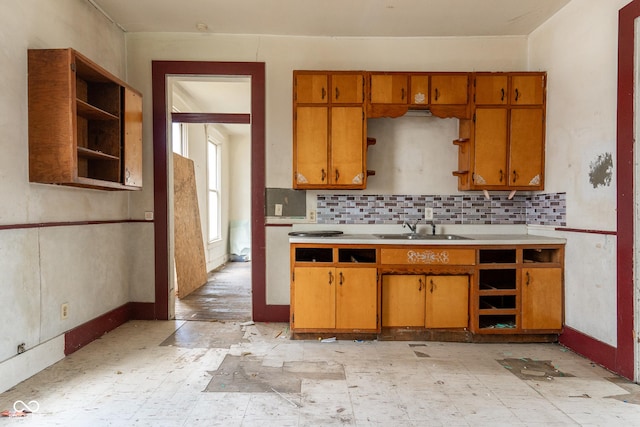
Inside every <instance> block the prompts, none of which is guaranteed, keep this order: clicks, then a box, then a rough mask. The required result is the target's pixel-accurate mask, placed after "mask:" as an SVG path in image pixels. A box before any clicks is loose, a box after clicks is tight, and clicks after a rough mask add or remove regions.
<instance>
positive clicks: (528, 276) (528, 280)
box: [526, 271, 531, 286]
mask: <svg viewBox="0 0 640 427" xmlns="http://www.w3.org/2000/svg"><path fill="white" fill-rule="evenodd" d="M529 283H531V275H530V274H529V272H528V271H527V281H526V284H527V286H529Z"/></svg>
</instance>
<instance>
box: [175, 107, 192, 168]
mask: <svg viewBox="0 0 640 427" xmlns="http://www.w3.org/2000/svg"><path fill="white" fill-rule="evenodd" d="M174 112H178V110H176V109H174ZM176 130H177V132H176ZM177 135H179V136H180V147H179V149H180V151H176V150H175V148H176V140H175V139H176V136H177ZM188 142H189V135H188V133H187V126H186V124H185V123H181V122H171V151H172V152H174V153H176V154H180V155H181V156H182V157H189V149H188V147H189V144H188Z"/></svg>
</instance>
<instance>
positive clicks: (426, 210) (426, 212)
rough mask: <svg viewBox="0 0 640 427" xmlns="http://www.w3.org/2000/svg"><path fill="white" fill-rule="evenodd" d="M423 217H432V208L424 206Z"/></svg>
mask: <svg viewBox="0 0 640 427" xmlns="http://www.w3.org/2000/svg"><path fill="white" fill-rule="evenodd" d="M424 219H425V220H427V221H431V220H432V219H433V208H424Z"/></svg>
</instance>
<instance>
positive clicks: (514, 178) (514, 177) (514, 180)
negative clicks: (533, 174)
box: [513, 169, 518, 183]
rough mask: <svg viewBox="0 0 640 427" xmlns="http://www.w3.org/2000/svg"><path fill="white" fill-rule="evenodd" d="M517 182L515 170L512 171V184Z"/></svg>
mask: <svg viewBox="0 0 640 427" xmlns="http://www.w3.org/2000/svg"><path fill="white" fill-rule="evenodd" d="M517 180H518V173H517V172H516V170H515V169H514V170H513V182H514V183H515V182H516V181H517Z"/></svg>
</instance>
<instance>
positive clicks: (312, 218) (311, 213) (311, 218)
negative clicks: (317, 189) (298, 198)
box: [309, 211, 316, 222]
mask: <svg viewBox="0 0 640 427" xmlns="http://www.w3.org/2000/svg"><path fill="white" fill-rule="evenodd" d="M309 221H311V222H316V211H309Z"/></svg>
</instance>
